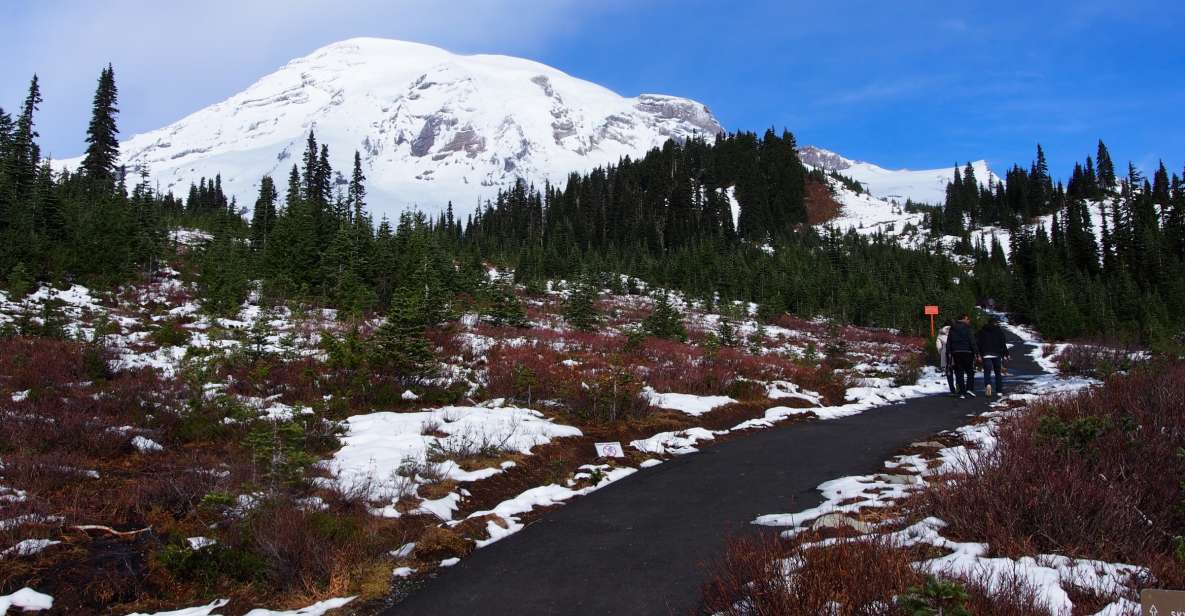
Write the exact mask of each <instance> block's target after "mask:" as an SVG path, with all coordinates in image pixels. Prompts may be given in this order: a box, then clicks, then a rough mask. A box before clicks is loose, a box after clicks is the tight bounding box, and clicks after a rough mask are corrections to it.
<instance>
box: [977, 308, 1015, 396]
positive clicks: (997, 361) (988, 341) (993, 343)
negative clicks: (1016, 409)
mask: <svg viewBox="0 0 1185 616" xmlns="http://www.w3.org/2000/svg"><path fill="white" fill-rule="evenodd" d="M975 343H976V345H977V346H978V347H979V357H980V358H981V359H983V385H984V388H985V390H986V392H987V395H988V397H989V398H990V397H992V394H995V395H997V396H998V395H1000V394H1002V393H1003V390H1004V377H1003V375H1002V374H1001V373H1002V372H1003V368H1004V360H1005V359H1007V358H1008V353H1009V348H1008V340H1007V339H1006V338H1005V337H1004V329H1003V328H1001V327H1000V320H999V319H997V318H995V317H992V318H991V319H990V320H989V321H988V322H987V325H984V326H983V327H982V328H980V330H979V332H978V333H976V334H975ZM993 374H995V377H996V378H995V390H993V389H992V375H993Z"/></svg>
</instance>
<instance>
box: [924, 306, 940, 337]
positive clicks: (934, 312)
mask: <svg viewBox="0 0 1185 616" xmlns="http://www.w3.org/2000/svg"><path fill="white" fill-rule="evenodd" d="M925 315H926V316H928V317H930V337H931V338H933V337H934V317H936V316H938V306H926V310H925Z"/></svg>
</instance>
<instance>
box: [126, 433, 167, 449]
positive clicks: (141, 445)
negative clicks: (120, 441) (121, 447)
mask: <svg viewBox="0 0 1185 616" xmlns="http://www.w3.org/2000/svg"><path fill="white" fill-rule="evenodd" d="M132 447H135V448H136V449H137V450H138V451H139V452H140V453H152V452H154V451H164V450H165V448H164V447H163V446H162V445H161V444H160V443H158V442H156V441H154V440H152V439H150V438H146V437H143V436H133V437H132Z"/></svg>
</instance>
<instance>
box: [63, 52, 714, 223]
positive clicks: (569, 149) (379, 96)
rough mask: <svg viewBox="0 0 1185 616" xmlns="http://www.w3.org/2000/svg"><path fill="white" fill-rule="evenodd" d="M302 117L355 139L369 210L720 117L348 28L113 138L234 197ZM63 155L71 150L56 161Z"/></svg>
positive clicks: (638, 146) (576, 161) (583, 157)
mask: <svg viewBox="0 0 1185 616" xmlns="http://www.w3.org/2000/svg"><path fill="white" fill-rule="evenodd" d="M310 129H314V130H315V131H316V135H317V139H318V141H319V142H320V143H326V144H328V145H329V151H330V155H331V159H332V160H331V162H332V164H333V166H334V168H335V169H336V170H338V171H340V172H342V173H344V174H347V175H348V173H349V166H350V165H351V164H352V157H353V153H354V151H355V150H358V151H360V152H361V154H362V157H363V165H364V171H365V173H366V175H367V176H368V189H369V193H370V199H369V200H370V205H371V209H372V210H374V211H376V212H377V213H380V214H388V215H390V214H394V213H395V212H397V211H399V210H402V209H404V208H406V207H409V206H419V207H421V208H422V209H425V210H428V211H435V210H440V209H443V208H444V205H445V203H446V202H447V201H449V200H452V201H453V202H454V205H455V207H456V208H457V209H458V210H459V211H460V212H461V213H464V212H466V211H471V210H472V208H473V207H474V206H475V205H476V203H477V202H478V199H479V198H482V199H484V198H486V197H492V196H493V195H494V194H495V193H496V191H497V189H498V188H500V187H507V186H510V185H512V184H513V183H514V181H515V179H516V178H519V177H522V178H525V179H527V180H530V181H532V182H535V183H537V184H541V183H542V182H543V181H544V180H551V181H552V182H563V181H564V180H565V179H566V177H567V175H568V174H569V173H570V172H573V171H587V170H589V169H591V168H593V167H595V166H597V165H601V164H604V163H608V162H616V161H617V160H618V158H620V157H622V156H626V155H630V156H638V155H640V154H642V153H644V152H646V151H647V150H649V149H651V148H653V147H655V146H658V145H661V144H662V143H664V142H665V141H666V140H667V139H669V138H672V137H674V138H686V137H688V136H691V135H694V134H700V135H708V136H711V135H714V134H716V133H717V132H720V131H721V130H722V129H721V127H720V124H719V123H718V122H717V121H716V119H715V117H713V116H712V114H711V112H710V111H709V110H708V108H707V107H705V106H704V105H702V104H700V103H697V102H695V101H691V100H687V99H683V98H676V97H671V96H662V95H655V94H643V95H640V96H637V97H634V98H624V97H622V96H619V95H618V94H616V93H614V92H612V91H610V90H608V89H606V88H603V87H601V86H599V85H596V84H593V83H590V82H587V81H583V80H580V79H577V78H575V77H572V76H570V75H567V74H565V73H563V72H561V71H559V70H556V69H554V68H551V67H549V66H545V65H543V64H539V63H537V62H532V61H529V60H523V59H519V58H512V57H507V56H497V55H470V56H463V55H457V54H453V53H450V52H448V51H445V50H443V49H440V48H437V47H432V46H428V45H421V44H417V43H409V42H403V41H394V40H386V39H375V38H356V39H349V40H346V41H342V42H339V43H334V44H332V45H328V46H326V47H323V48H321V49H318V50H316V51H314V52H313V53H312V54H310V55H308V56H305V57H303V58H298V59H296V60H293V61H291V62H289V63H288V64H287V65H285V66H283V67H282V68H280V69H279V70H277V71H276V72H274V73H272V74H270V75H267V76H266V77H264V78H262V79H260V80H259V81H258V82H256V83H255V84H254V85H252V86H250V87H249V88H247V89H246V90H244V91H243V92H241V93H239V94H236V95H234V96H232V97H230V98H229V99H227V100H225V101H223V102H221V103H217V104H215V105H211V106H210V107H207V108H205V109H202V110H200V111H198V112H196V113H193V114H191V115H189V116H187V117H185V118H183V119H181V120H179V121H177V122H176V123H174V124H172V125H170V126H166V127H164V128H162V129H159V130H155V131H152V132H149V133H144V134H140V135H136V136H134V137H132V138H130V139H128V140H127V141H124V142H123V143H122V144H121V146H120V151H121V152H122V154H123V162H124V163H125V164H127V165H128V167H129V169H133V170H134V169H138V168H140V167H142V166H146V167H147V168H148V169H149V171H150V173H151V177H152V178H153V179H154V180H155V181H156V182H157V183H158V184H159V186H160V189H161V190H172V191H174V193H177V194H179V195H181V196H184V195H185V193H186V191H187V190H188V186H189V184H190V183H191V182H197V181H198V179H199V178H200V177H207V178H212V177H213V176H214V175H215V174H216V173H221V174H222V184H223V187H224V189H225V190H226V191H227V192H228V193H230V194H233V195H236V196H237V197H238V200H239V203H240V204H241V205H250V204H251V203H253V202H254V199H255V194H256V191H257V187H258V182H259V179H260V177H261V176H262V175H264V174H271V175H272V176H273V177H274V178H275V179H276V181H277V183H278V184H280V185H281V186H282V185H283V184H284V182H285V181H286V178H287V174H288V171H289V169H290V168H291V167H292V165H293V163H298V162H299V161H300V158H301V154H302V152H303V149H304V145H305V139H306V137H307V135H308V132H309V130H310ZM64 162H65V164H66V165H67V166H74V165H77V164H78V159H75V160H71V161H64Z"/></svg>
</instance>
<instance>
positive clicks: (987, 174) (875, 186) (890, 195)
mask: <svg viewBox="0 0 1185 616" xmlns="http://www.w3.org/2000/svg"><path fill="white" fill-rule="evenodd" d="M798 155H799V157H800V158H801V159H802V162H803V163H804V164H807V165H810V166H812V167H818V168H821V169H823V170H825V171H837V172H839V173H842V174H843V175H846V176H848V177H850V178H852V179H853V180H856V181H857V182H860V183H861V184H863V185H864V187H865V188H867V189H868V192H870V193H872V195H873V196H874V197H879V198H880V199H884V200H886V201H891V202H896V203H898V204H901V205H904V204H905V201H906V200H907V199H912V200H913V201H915V202H920V203H929V204H941V203H942V202H943V201H944V200H945V199H946V185H947V184H949V183H950V182H951V180H953V179H954V166H953V165H952V166H951V167H947V168H945V169H926V170H921V171H915V170H910V169H896V170H894V169H885V168H884V167H880V166H877V165H874V164H872V163H868V162H863V161H859V160H852V159H850V158H844V157H843V156H840V155H839V154H836V153H835V152H832V151H830V150H824V149H823V148H819V147H815V146H813V145H808V146H803V147H801V148H799V149H798ZM971 168H972V169H974V170H975V177H976V179H978V180H979V182H980V183H981V184H985V185H986V184H987V183H988V182H989V181H991V182H999V181H1000V178H999V177H997V176H996V174H994V173H992V170H991V168H990V167H989V166H988V164H987V161H984V160H977V161H975V162H973V163H971Z"/></svg>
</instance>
